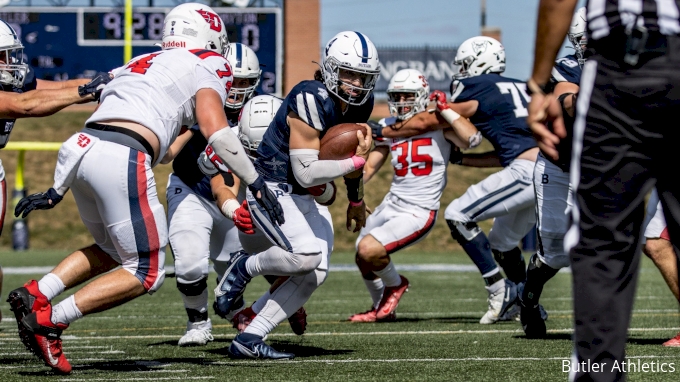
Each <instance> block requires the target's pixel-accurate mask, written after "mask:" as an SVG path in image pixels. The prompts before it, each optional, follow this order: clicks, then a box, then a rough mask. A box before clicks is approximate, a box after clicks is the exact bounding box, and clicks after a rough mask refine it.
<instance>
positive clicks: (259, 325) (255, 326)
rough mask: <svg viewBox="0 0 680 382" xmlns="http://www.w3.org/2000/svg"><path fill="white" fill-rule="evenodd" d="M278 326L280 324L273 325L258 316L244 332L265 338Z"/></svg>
mask: <svg viewBox="0 0 680 382" xmlns="http://www.w3.org/2000/svg"><path fill="white" fill-rule="evenodd" d="M276 325H278V323H273V322H271V321H269V320H267V319H266V318H264V317H262V316H260V315H257V316H255V318H254V319H253V321H252V322H251V323H250V325H248V327H247V328H246V330H244V331H243V332H244V333H250V334H255V335H257V336H260V337H263V338H264V337H265V336H266V335H267V334H269V333H271V332H272V330H274V328H276Z"/></svg>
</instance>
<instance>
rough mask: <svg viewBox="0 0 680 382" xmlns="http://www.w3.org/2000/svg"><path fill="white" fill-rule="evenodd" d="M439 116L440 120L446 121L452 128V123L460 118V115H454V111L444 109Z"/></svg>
mask: <svg viewBox="0 0 680 382" xmlns="http://www.w3.org/2000/svg"><path fill="white" fill-rule="evenodd" d="M439 114H441V116H442V118H444V119H445V120H446V122H448V123H449V125H452V126H453V123H454V122H456V120H457V119H458V118H460V114H458V113H456V112H455V111H453V110H451V109H444V110H442V111H440V112H439Z"/></svg>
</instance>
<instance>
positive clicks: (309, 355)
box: [0, 251, 680, 382]
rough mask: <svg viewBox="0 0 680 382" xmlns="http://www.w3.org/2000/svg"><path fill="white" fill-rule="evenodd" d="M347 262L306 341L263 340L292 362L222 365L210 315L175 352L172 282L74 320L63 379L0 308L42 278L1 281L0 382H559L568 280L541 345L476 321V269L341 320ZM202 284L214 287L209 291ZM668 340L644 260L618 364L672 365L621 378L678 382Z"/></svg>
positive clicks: (481, 308)
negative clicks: (369, 317)
mask: <svg viewBox="0 0 680 382" xmlns="http://www.w3.org/2000/svg"><path fill="white" fill-rule="evenodd" d="M64 255H65V253H64V252H45V251H31V252H25V253H13V252H0V264H2V265H3V267H5V269H6V270H7V271H14V270H17V269H20V268H14V267H26V266H29V265H30V266H49V265H54V264H56V263H57V262H58V261H59V259H61V258H62V257H63V256H64ZM168 260H169V261H168V263H167V264H169V265H171V264H172V262H171V259H168ZM394 260H395V263H396V264H397V265H402V266H405V265H409V264H411V265H413V264H445V265H452V264H464V265H470V262H469V260H468V259H467V257H466V256H465V255H464V254H462V253H454V254H444V253H422V254H416V253H407V254H396V255H395V256H394ZM352 262H353V255H352V254H351V253H343V252H340V253H336V254H334V255H333V258H332V264H333V265H334V266H335V267H337V268H341V269H344V268H346V269H349V270H351V271H342V270H334V271H331V273H330V275H329V277H328V280H327V281H326V283H325V284H324V285H323V286H322V287H321V288H320V289H319V290H318V291H316V293H315V294H314V295H313V296H312V298H311V300H310V301H309V302H308V303H307V304H306V308H307V312H308V313H309V317H308V320H309V326H308V329H307V333H306V334H305V335H303V336H301V337H298V336H295V335H294V334H292V332H291V331H290V329H289V327H288V325H287V323H285V324H283V325H282V326H281V327H279V328H277V329H276V330H275V331H274V333H273V334H272V335H271V336H270V337H269V340H268V342H269V343H270V344H272V345H273V346H274V347H275V348H277V349H279V350H284V351H290V352H293V353H295V354H296V355H297V357H296V358H295V360H293V361H283V362H260V361H230V360H229V359H228V358H227V356H226V348H227V347H228V345H229V343H230V340H231V338H232V337H233V335H234V333H235V331H234V330H233V329H232V328H231V326H230V325H228V324H227V323H226V322H225V321H222V320H220V319H219V318H218V317H217V316H214V315H213V316H212V319H213V320H214V321H213V324H214V326H215V327H214V329H213V334H214V335H215V342H212V343H210V344H209V345H208V346H206V347H200V348H180V347H178V346H176V343H177V340H178V339H179V337H180V336H181V335H182V334H183V332H184V329H185V324H186V317H185V315H184V309H183V306H182V303H181V300H180V297H179V293H178V292H177V289H176V288H175V280H174V279H166V283H165V285H164V286H163V287H162V288H161V289H160V291H159V292H158V293H156V294H154V295H153V296H144V297H141V298H139V299H137V300H135V301H132V302H130V303H128V304H126V305H124V306H121V307H118V308H116V309H112V310H110V311H107V312H102V313H99V314H95V315H92V316H88V317H85V318H84V319H82V320H79V321H77V322H75V323H73V324H72V325H71V327H70V328H69V329H68V330H67V331H66V332H65V335H64V349H65V353H66V355H67V356H68V358H69V359H70V361H71V363H72V364H73V365H74V372H73V373H72V374H71V375H70V376H68V377H55V376H52V375H51V373H50V372H48V368H47V367H45V366H43V364H42V362H39V361H37V360H36V359H35V358H33V357H32V356H31V355H29V353H28V352H27V351H25V349H24V348H23V345H22V344H21V343H20V341H19V340H18V337H17V334H16V333H17V330H16V324H15V322H14V320H13V318H12V317H11V312H9V310H8V305H7V303H6V302H4V299H5V298H6V295H7V293H8V292H9V291H10V290H11V289H13V288H15V287H17V286H20V285H21V284H23V283H24V282H25V281H26V280H28V279H30V278H37V277H40V276H41V275H37V274H35V275H32V274H21V275H17V274H8V275H6V276H5V283H4V284H5V285H4V286H3V294H2V295H3V298H2V300H3V301H2V303H1V304H0V310H2V313H3V317H4V318H3V320H2V323H1V324H0V381H43V380H60V381H165V380H182V381H200V380H215V381H226V380H238V381H270V380H285V381H301V380H302V381H326V380H328V381H408V380H427V381H430V380H442V381H522V382H527V381H554V380H566V378H567V375H566V374H565V373H562V369H561V368H562V360H564V359H568V358H569V357H570V354H571V349H572V344H571V328H572V316H571V297H570V293H571V292H570V291H571V286H570V274H569V273H559V274H558V275H557V276H556V277H555V278H554V279H553V280H552V281H551V282H550V283H549V284H548V285H547V286H546V288H545V292H544V294H543V298H542V302H543V304H544V306H545V307H546V309H547V310H548V312H549V314H550V318H549V321H548V329H549V338H548V339H546V340H527V339H526V338H525V337H524V334H523V332H522V331H521V328H520V326H519V323H517V322H506V323H498V324H495V325H491V326H482V325H479V324H478V323H477V322H478V320H479V318H480V317H481V316H482V315H483V313H484V312H485V310H486V292H485V291H484V288H483V283H482V281H481V279H480V277H479V274H478V273H477V272H476V271H473V272H469V271H468V272H453V271H428V272H423V271H414V270H404V271H402V272H401V273H403V274H404V275H405V276H406V277H408V278H409V279H410V281H411V290H410V292H409V293H407V294H406V295H405V297H404V298H403V299H402V303H401V304H400V306H399V309H398V321H397V322H393V323H379V324H352V323H349V322H347V321H344V320H345V319H346V318H347V317H348V316H349V315H350V314H352V313H356V312H359V311H364V310H366V309H367V308H368V307H369V305H370V299H369V297H368V293H367V292H366V290H365V287H364V285H363V282H362V281H361V278H360V276H359V274H358V273H357V272H356V271H354V270H353V269H352ZM343 265H344V266H343ZM412 268H413V267H411V268H409V269H412ZM435 268H436V267H435ZM210 285H211V287H210V288H211V289H212V288H213V287H214V283H212V282H211V284H210ZM265 288H266V285H265V283H264V281H263V280H262V279H261V278H259V279H255V280H253V282H252V283H251V284H250V285H249V287H248V290H247V292H246V297H247V300H248V301H253V299H255V298H257V296H258V295H259V294H260V293H261V292H263V291H264V290H265ZM211 294H212V290H211ZM66 296H67V295H64V297H66ZM211 298H212V297H211ZM57 300H59V299H57ZM678 331H680V315H679V314H678V310H677V302H674V299H673V297H672V296H671V294H670V292H669V291H668V289H667V287H666V286H665V284H664V282H663V280H662V278H661V276H660V275H659V274H658V271H657V270H656V269H655V268H654V266H653V265H652V263H651V262H650V261H648V260H647V259H644V262H643V268H642V273H641V278H640V283H639V287H638V293H637V300H636V304H635V311H634V314H633V320H632V324H631V330H630V338H629V340H628V348H627V355H628V357H630V358H631V359H632V360H637V359H640V360H641V361H642V362H652V361H655V362H666V363H674V364H675V369H676V372H675V373H671V374H663V373H631V374H629V380H631V381H648V380H650V381H671V380H678V373H680V349H678V348H675V349H673V348H663V347H662V346H661V343H662V342H664V341H665V340H667V339H668V338H670V337H672V336H674V335H675V334H676V333H677V332H678Z"/></svg>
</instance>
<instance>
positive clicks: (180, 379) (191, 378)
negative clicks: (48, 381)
mask: <svg viewBox="0 0 680 382" xmlns="http://www.w3.org/2000/svg"><path fill="white" fill-rule="evenodd" d="M198 379H215V377H195V376H192V377H150V378H129V377H120V378H60V379H59V380H60V381H186V380H192V381H195V380H198Z"/></svg>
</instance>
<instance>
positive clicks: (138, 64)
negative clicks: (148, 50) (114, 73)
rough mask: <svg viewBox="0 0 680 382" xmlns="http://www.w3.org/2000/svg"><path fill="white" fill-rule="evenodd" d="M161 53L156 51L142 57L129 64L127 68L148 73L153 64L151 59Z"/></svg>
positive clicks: (133, 71)
mask: <svg viewBox="0 0 680 382" xmlns="http://www.w3.org/2000/svg"><path fill="white" fill-rule="evenodd" d="M159 54H160V53H154V54H150V55H148V56H146V57H143V58H140V59H139V60H137V61H135V62H133V63H131V64H129V65H128V66H127V68H126V69H130V71H131V72H132V73H139V74H146V71H147V70H148V69H149V67H150V66H151V64H153V62H151V60H153V59H154V57H156V56H158V55H159Z"/></svg>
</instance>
